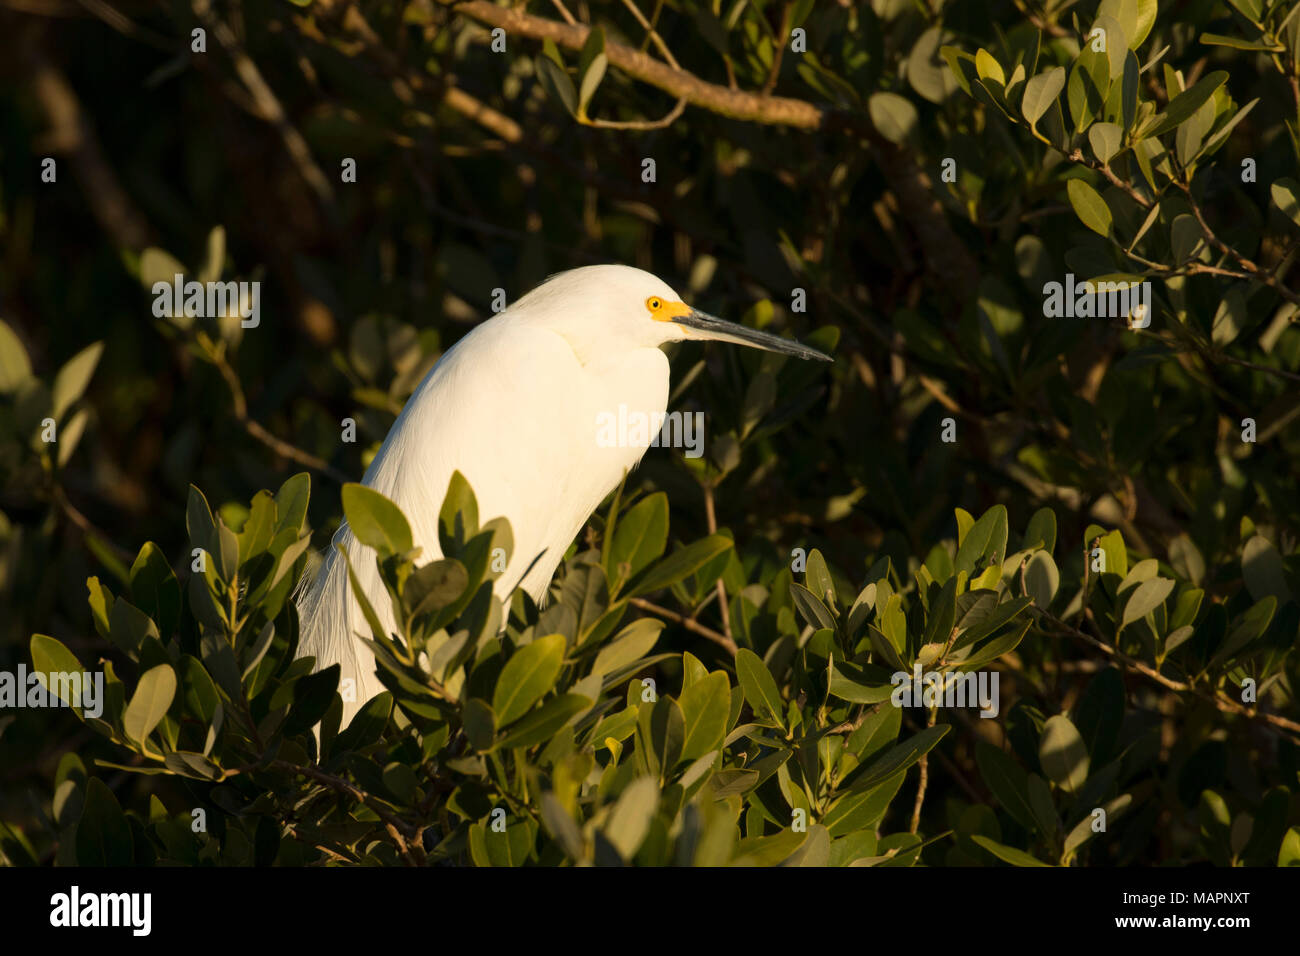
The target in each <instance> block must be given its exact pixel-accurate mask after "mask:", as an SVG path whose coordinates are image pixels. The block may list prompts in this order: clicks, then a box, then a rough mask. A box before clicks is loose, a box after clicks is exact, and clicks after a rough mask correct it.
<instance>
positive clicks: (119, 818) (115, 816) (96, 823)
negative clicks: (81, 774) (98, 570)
mask: <svg viewBox="0 0 1300 956" xmlns="http://www.w3.org/2000/svg"><path fill="white" fill-rule="evenodd" d="M75 845H76V848H77V865H78V866H130V865H131V863H132V862H133V859H132V858H133V856H134V852H133V848H132V838H131V824H130V821H128V820H127V816H126V814H125V813H123V812H122V807H121V805H120V804H118V802H117V797H115V796H113V791H112V790H109V789H108V786H107V784H105V783H104V781H102V780H100V779H99V778H98V777H91V778H90V779H89V780H88V781H86V800H85V804H84V807H83V809H82V811H81V819H80V820H78V821H77V835H76V839H75Z"/></svg>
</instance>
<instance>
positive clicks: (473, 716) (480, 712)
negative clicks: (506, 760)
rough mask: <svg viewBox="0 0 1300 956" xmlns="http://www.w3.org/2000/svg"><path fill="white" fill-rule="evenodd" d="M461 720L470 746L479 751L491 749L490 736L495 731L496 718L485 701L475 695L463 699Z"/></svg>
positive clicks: (494, 734) (483, 751)
mask: <svg viewBox="0 0 1300 956" xmlns="http://www.w3.org/2000/svg"><path fill="white" fill-rule="evenodd" d="M461 721H462V723H463V724H464V727H465V736H466V737H468V738H469V745H470V746H471V747H473V748H474V749H475V750H477V751H479V752H480V753H486V752H487V751H489V750H491V749H492V738H493V737H495V736H496V732H497V718H496V714H494V713H493V712H492V708H491V707H489V706H488V705H487V702H486V701H482V700H479V699H478V698H477V697H471V698H470V699H469V700H467V701H465V706H464V708H463V709H462V710H461Z"/></svg>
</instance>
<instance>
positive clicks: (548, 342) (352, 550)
mask: <svg viewBox="0 0 1300 956" xmlns="http://www.w3.org/2000/svg"><path fill="white" fill-rule="evenodd" d="M686 338H696V339H722V340H726V341H733V342H738V343H741V344H746V345H755V346H758V347H761V348H766V349H770V350H773V351H780V352H785V353H787V354H793V355H798V356H799V357H801V358H820V359H827V357H826V356H825V355H823V354H822V353H820V352H816V351H815V350H813V349H809V348H807V347H805V346H801V345H799V344H798V343H796V342H792V341H789V340H786V339H780V338H777V337H776V336H772V335H768V334H766V333H762V332H757V331H755V330H752V329H748V328H746V327H744V326H739V325H733V324H732V323H727V322H723V321H722V320H721V319H715V318H713V317H712V316H708V315H705V314H704V313H701V312H698V311H696V310H693V309H690V308H689V307H687V306H685V305H683V304H682V303H681V302H680V300H679V299H678V297H677V294H676V293H675V292H673V290H672V289H671V288H669V287H668V285H667V284H665V283H664V282H663V281H662V280H660V279H658V278H656V277H655V276H653V275H651V274H649V273H647V272H643V271H641V270H639V269H632V268H629V267H627V266H616V265H606V266H587V267H585V268H581V269H574V270H572V271H570V272H564V273H560V274H559V275H557V276H553V277H552V278H551V279H549V280H548V281H547V282H545V283H544V284H543V285H541V286H539V287H538V288H536V289H534V290H533V291H532V292H530V293H529V294H528V295H526V296H524V297H523V298H521V299H520V300H519V301H518V302H516V303H515V304H514V305H513V306H511V307H510V308H508V309H506V310H505V311H504V312H502V313H501V314H500V315H497V316H495V317H493V318H491V319H489V320H488V321H486V322H484V323H483V324H482V325H479V326H477V327H476V328H475V329H473V330H472V331H471V332H470V333H469V334H467V335H466V336H465V337H464V338H463V339H461V340H460V341H459V342H457V343H456V344H455V345H454V346H453V347H452V348H451V349H449V350H448V351H447V353H446V354H445V355H443V356H442V357H441V358H440V359H439V360H438V363H437V364H436V365H435V366H434V367H433V368H432V369H431V370H430V371H429V373H428V375H426V376H425V378H424V380H423V381H422V382H421V383H420V385H419V387H417V388H416V390H415V392H414V393H413V394H412V395H411V398H410V399H409V400H408V401H407V403H406V407H405V408H403V409H402V413H401V414H400V415H399V416H398V417H397V421H396V422H394V423H393V427H392V429H391V430H390V431H389V433H388V436H387V437H386V438H385V439H384V443H383V445H382V446H381V447H380V449H379V451H378V453H377V454H376V455H375V458H374V460H373V461H372V462H371V464H370V467H369V468H368V469H367V470H366V474H365V477H364V478H363V479H362V483H363V484H365V485H367V486H369V487H371V488H373V489H375V490H376V491H378V492H380V493H382V494H384V495H386V496H387V497H388V498H389V499H391V500H392V501H393V502H394V503H396V504H397V505H398V507H400V508H401V509H402V511H403V512H404V513H405V514H406V516H407V519H408V520H409V522H410V524H411V532H412V536H413V538H414V542H415V545H416V546H417V547H420V548H422V549H423V553H422V556H421V558H420V560H419V562H418V563H421V564H423V563H424V562H425V561H429V560H433V559H435V558H438V557H440V556H441V554H442V552H441V550H440V548H439V545H438V512H439V510H440V508H441V506H442V500H443V496H444V495H445V494H446V492H447V486H448V483H449V482H450V481H451V476H452V473H453V472H455V471H460V472H461V474H463V475H464V476H465V477H466V478H467V479H468V481H469V483H470V486H471V488H472V489H473V491H474V494H475V497H476V498H477V499H478V508H479V516H480V520H481V521H486V520H488V519H490V518H493V517H496V516H498V515H503V516H505V517H506V518H507V519H509V521H510V527H511V530H512V532H513V535H514V553H513V554H512V556H511V558H510V562H509V565H508V567H507V569H506V572H505V573H504V574H503V575H501V577H500V578H499V579H498V582H497V594H498V596H499V597H501V598H502V599H508V598H509V592H510V589H511V588H512V587H513V586H515V584H516V583H518V585H519V586H520V587H522V588H523V589H524V590H525V591H526V592H527V593H528V594H529V595H531V596H532V597H533V599H534V600H538V601H540V600H541V598H542V595H543V594H544V593H545V591H546V588H547V585H548V584H549V583H550V580H551V575H552V574H553V573H554V571H555V568H556V566H557V565H558V564H559V562H560V560H561V558H563V556H564V552H565V551H566V549H567V548H568V546H569V544H570V543H571V542H572V541H573V538H574V537H575V535H577V534H578V532H579V531H581V530H582V527H583V525H584V523H585V522H586V520H587V518H588V517H589V516H590V515H591V513H592V511H594V510H595V508H596V507H597V506H598V505H599V504H600V502H601V501H602V500H603V499H604V497H605V496H606V495H607V494H609V492H610V491H611V490H612V489H613V488H614V487H615V486H616V485H617V484H618V482H619V481H620V479H621V478H622V476H623V474H624V472H625V470H629V469H631V468H633V467H635V465H636V464H637V462H638V461H640V459H641V456H642V455H643V454H644V453H645V450H646V444H643V443H639V444H638V445H629V444H628V443H624V444H623V445H622V446H616V447H602V445H603V444H607V443H602V442H601V441H598V427H597V425H598V421H599V416H601V414H602V413H605V414H609V415H617V413H618V410H619V406H620V405H623V406H625V407H626V409H627V411H628V413H629V414H630V413H636V412H641V413H645V414H646V415H649V416H652V418H651V420H653V421H657V420H658V418H657V417H653V416H660V415H662V413H663V412H664V411H665V408H666V405H667V402H668V359H667V357H666V356H665V355H664V353H663V352H662V351H661V350H660V348H659V346H661V345H662V344H664V343H665V342H670V341H676V340H681V339H686ZM827 360H828V359H827ZM650 437H653V436H650ZM648 440H649V438H648V437H647V442H648ZM334 544H342V545H343V546H344V547H345V548H346V549H347V552H348V554H349V556H350V557H351V560H352V564H353V567H354V568H355V570H356V573H357V577H358V580H359V582H360V584H361V586H362V587H363V588H364V589H365V592H366V594H367V596H368V597H369V599H370V603H371V604H372V605H373V606H374V608H375V610H376V612H377V613H378V615H379V618H380V620H381V621H382V622H383V624H384V626H385V627H387V628H393V627H394V618H393V614H392V607H391V604H390V601H389V597H388V593H387V591H386V590H385V589H384V587H383V584H382V583H381V581H380V578H379V572H378V569H377V568H376V566H375V553H374V551H373V550H371V549H370V548H368V547H366V546H364V545H362V544H360V542H358V541H357V540H356V538H355V537H354V536H353V534H352V532H351V530H350V529H349V528H348V525H347V523H346V522H344V524H343V525H342V526H341V527H340V528H339V530H338V533H337V534H336V535H335V536H334ZM534 559H536V561H535V563H534ZM530 564H531V565H532V567H531V570H528V569H529V565H530ZM526 570H527V574H526V576H524V577H523V580H522V581H520V577H521V576H523V575H524V572H525V571H526ZM299 615H300V620H301V640H300V643H299V651H298V653H299V656H308V655H311V656H314V657H315V658H316V667H317V669H320V668H323V667H328V666H330V665H332V664H339V665H340V670H341V674H340V677H341V679H347V678H351V679H353V680H354V681H355V682H356V684H355V689H356V695H355V701H345V704H344V714H343V723H344V725H345V726H346V724H347V722H348V721H349V720H350V719H351V717H352V715H353V714H354V713H355V712H356V710H357V709H358V708H359V707H360V706H361V704H363V703H365V702H366V701H367V700H369V699H370V698H371V697H373V696H374V695H375V694H377V693H379V692H380V691H381V690H383V685H382V684H381V683H380V682H379V679H378V678H377V677H376V676H375V673H374V671H375V664H374V656H373V654H372V653H371V652H370V649H369V648H368V647H367V646H366V645H364V644H363V643H361V642H360V641H359V640H357V639H356V636H355V635H357V634H365V635H366V636H370V631H369V627H368V625H367V624H366V621H365V619H364V617H363V616H362V612H361V607H360V605H359V604H358V602H357V600H356V598H355V597H354V596H353V595H352V593H351V589H350V587H349V582H348V573H347V565H346V563H345V562H344V561H343V559H342V557H341V555H339V554H338V553H337V551H336V550H335V547H334V545H331V547H330V548H329V549H328V551H327V553H326V554H325V555H324V561H323V564H322V566H321V568H320V571H319V573H318V575H317V577H316V579H315V581H314V582H313V583H312V584H311V585H310V586H308V587H307V588H305V589H304V590H303V592H302V594H301V597H300V598H299Z"/></svg>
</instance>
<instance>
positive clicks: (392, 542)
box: [343, 482, 414, 557]
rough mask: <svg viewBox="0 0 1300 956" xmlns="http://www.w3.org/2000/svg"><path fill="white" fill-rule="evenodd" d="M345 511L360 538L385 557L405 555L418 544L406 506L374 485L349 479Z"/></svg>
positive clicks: (346, 485)
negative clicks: (412, 538)
mask: <svg viewBox="0 0 1300 956" xmlns="http://www.w3.org/2000/svg"><path fill="white" fill-rule="evenodd" d="M343 514H344V516H345V517H346V518H347V521H348V526H349V527H351V529H352V533H353V534H354V535H356V538H357V540H358V541H360V542H361V543H362V544H365V545H369V546H370V547H372V548H374V549H375V550H376V551H378V552H379V554H380V556H381V557H388V556H389V555H390V554H404V553H405V552H407V551H410V550H411V548H412V547H413V546H414V545H413V544H412V541H411V526H410V525H409V524H407V521H406V516H405V515H403V514H402V509H400V508H398V507H397V505H395V504H393V503H392V502H391V501H389V500H388V499H387V498H385V497H384V496H383V495H381V494H380V493H379V492H377V491H375V490H374V489H373V488H367V487H366V486H365V485H359V484H357V483H356V482H348V483H347V484H345V485H344V486H343Z"/></svg>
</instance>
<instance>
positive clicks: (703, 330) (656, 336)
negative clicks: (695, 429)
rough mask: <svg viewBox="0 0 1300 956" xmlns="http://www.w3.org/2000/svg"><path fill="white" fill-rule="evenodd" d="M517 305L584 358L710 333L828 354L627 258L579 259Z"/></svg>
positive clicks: (804, 354)
mask: <svg viewBox="0 0 1300 956" xmlns="http://www.w3.org/2000/svg"><path fill="white" fill-rule="evenodd" d="M515 308H516V309H517V310H519V311H520V312H521V313H525V312H526V313H527V314H528V316H529V318H530V320H534V321H538V322H542V323H545V324H546V325H547V326H548V327H550V328H554V329H555V330H556V331H558V332H559V333H560V334H561V335H563V336H564V337H565V338H566V339H567V340H568V341H569V344H570V345H571V346H573V349H574V351H575V352H576V353H577V354H578V355H579V356H580V357H581V358H582V359H583V361H588V360H589V359H590V358H591V357H593V356H594V355H598V354H600V353H601V352H602V351H607V350H613V349H619V348H647V347H656V346H659V345H663V344H664V343H665V342H680V341H683V340H685V341H705V340H710V339H712V340H715V341H719V342H733V343H735V344H737V345H748V346H750V347H752V348H759V349H765V350H767V351H769V352H779V353H781V354H782V355H793V356H795V357H797V358H801V359H817V360H819V361H822V362H829V361H831V357H830V356H829V355H827V354H825V353H824V352H820V351H818V350H817V349H814V348H809V347H808V346H806V345H802V344H800V343H799V342H796V341H794V340H793V339H783V338H781V337H780V336H777V335H772V334H770V333H768V332H760V331H758V330H757V329H751V328H749V327H748V326H744V325H740V324H739V323H736V322H728V321H726V320H724V319H719V318H717V317H715V316H712V315H709V314H708V313H706V312H701V311H699V310H698V309H693V308H691V307H690V306H689V305H687V304H686V303H684V302H683V301H682V299H681V296H679V295H678V294H677V293H676V292H674V291H673V290H672V289H671V288H670V287H669V285H668V284H667V283H666V282H664V281H663V280H662V279H660V278H659V277H657V276H654V275H651V274H650V273H649V272H645V271H643V270H641V269H633V268H632V267H630V266H619V265H603V266H583V267H582V268H579V269H572V270H570V271H568V272H561V273H560V274H558V275H555V276H552V277H551V278H550V279H548V280H547V281H546V282H545V283H543V284H542V285H540V286H538V287H537V288H536V289H534V290H533V291H532V292H530V293H528V295H526V296H524V297H523V298H522V299H520V300H519V302H518V303H517V304H516V305H515Z"/></svg>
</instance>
